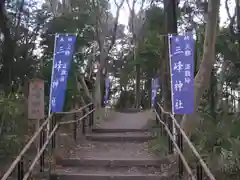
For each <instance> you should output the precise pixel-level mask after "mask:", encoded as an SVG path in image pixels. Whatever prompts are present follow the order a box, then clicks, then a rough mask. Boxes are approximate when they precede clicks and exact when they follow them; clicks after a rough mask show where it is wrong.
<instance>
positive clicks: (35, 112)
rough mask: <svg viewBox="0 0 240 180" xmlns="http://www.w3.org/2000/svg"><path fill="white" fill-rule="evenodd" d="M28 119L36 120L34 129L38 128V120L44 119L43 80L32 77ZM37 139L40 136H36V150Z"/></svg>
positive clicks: (38, 139)
mask: <svg viewBox="0 0 240 180" xmlns="http://www.w3.org/2000/svg"><path fill="white" fill-rule="evenodd" d="M28 119H33V120H36V123H35V124H36V131H37V130H38V129H39V126H40V120H41V119H44V81H43V80H41V79H32V80H30V82H29V94H28ZM39 141H40V137H37V142H36V148H37V152H39V144H40V142H39Z"/></svg>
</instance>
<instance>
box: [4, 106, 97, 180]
mask: <svg viewBox="0 0 240 180" xmlns="http://www.w3.org/2000/svg"><path fill="white" fill-rule="evenodd" d="M92 104H93V103H89V104H87V105H85V106H83V107H81V108H79V109H77V110H74V111H70V112H57V113H55V114H63V115H64V114H74V113H77V112H79V111H81V110H83V109H85V108H87V107H88V106H90V105H92ZM93 111H95V109H94V110H92V111H91V112H89V113H88V114H87V115H89V114H90V113H92V112H93ZM51 118H52V114H51V115H50V116H49V117H48V118H47V119H46V120H45V121H44V122H43V124H42V125H41V126H40V127H39V129H38V130H37V131H36V132H35V133H34V135H33V136H32V138H31V139H30V140H29V141H28V143H27V144H26V145H25V147H24V148H23V149H22V151H21V152H20V153H19V155H18V156H17V158H16V159H15V160H14V161H13V163H12V164H11V165H10V167H9V169H8V171H7V172H6V173H5V174H4V176H3V177H2V179H1V180H7V178H8V177H9V176H10V175H11V174H12V172H13V170H14V169H15V168H16V166H17V164H18V163H19V161H20V160H21V158H22V156H23V155H24V154H25V153H26V151H27V150H28V149H29V148H30V146H31V145H32V144H33V143H34V141H35V140H36V138H37V136H38V135H39V134H40V132H41V131H42V129H43V128H44V126H46V125H47V123H48V122H49V121H50V119H51ZM81 120H82V119H80V120H79V121H81ZM60 124H65V123H60ZM66 124H69V123H66Z"/></svg>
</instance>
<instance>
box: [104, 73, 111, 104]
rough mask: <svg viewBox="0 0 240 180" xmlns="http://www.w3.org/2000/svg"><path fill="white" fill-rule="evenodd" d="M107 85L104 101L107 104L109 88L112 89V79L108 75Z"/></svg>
mask: <svg viewBox="0 0 240 180" xmlns="http://www.w3.org/2000/svg"><path fill="white" fill-rule="evenodd" d="M105 86H106V90H105V96H104V102H105V104H107V102H108V94H109V89H110V79H109V77H108V76H107V77H106V79H105Z"/></svg>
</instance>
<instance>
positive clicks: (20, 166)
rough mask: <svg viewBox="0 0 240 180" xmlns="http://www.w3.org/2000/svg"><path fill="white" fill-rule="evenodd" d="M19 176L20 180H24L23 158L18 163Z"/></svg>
mask: <svg viewBox="0 0 240 180" xmlns="http://www.w3.org/2000/svg"><path fill="white" fill-rule="evenodd" d="M17 169H18V170H17V174H18V180H22V179H23V177H24V164H23V158H21V160H20V161H19V162H18V167H17Z"/></svg>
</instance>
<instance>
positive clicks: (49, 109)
mask: <svg viewBox="0 0 240 180" xmlns="http://www.w3.org/2000/svg"><path fill="white" fill-rule="evenodd" d="M57 36H58V34H55V38H54V49H53V61H52V62H53V63H52V75H51V84H50V93H49V103H48V117H49V116H50V115H51V111H52V109H51V103H52V102H51V101H52V81H53V73H54V64H55V55H56V42H57ZM49 132H50V121H49V122H48V124H47V137H48V135H49Z"/></svg>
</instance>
